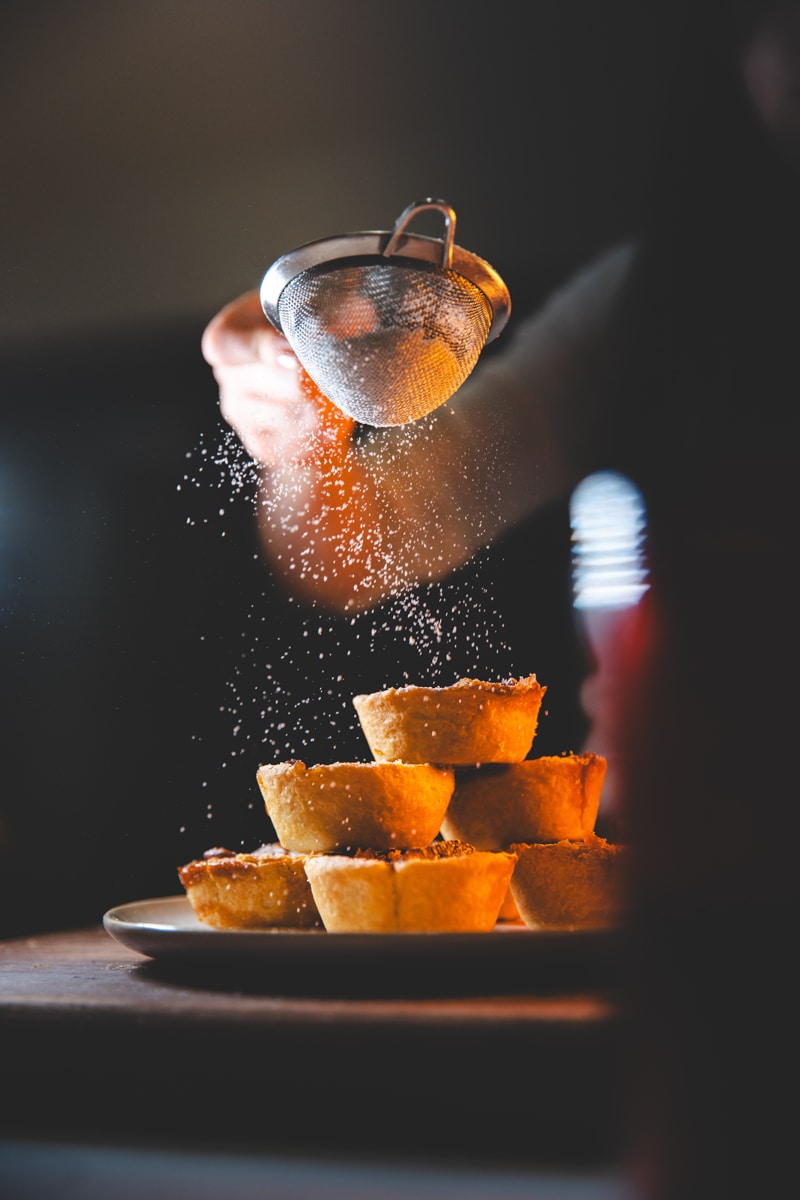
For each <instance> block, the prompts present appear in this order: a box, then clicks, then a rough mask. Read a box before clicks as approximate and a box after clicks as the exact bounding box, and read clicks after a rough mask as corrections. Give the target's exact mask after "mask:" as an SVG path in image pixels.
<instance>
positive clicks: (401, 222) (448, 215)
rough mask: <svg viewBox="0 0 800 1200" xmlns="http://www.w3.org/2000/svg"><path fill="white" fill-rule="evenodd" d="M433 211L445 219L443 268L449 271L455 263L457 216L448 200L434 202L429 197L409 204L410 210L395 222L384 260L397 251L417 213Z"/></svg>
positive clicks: (384, 253)
mask: <svg viewBox="0 0 800 1200" xmlns="http://www.w3.org/2000/svg"><path fill="white" fill-rule="evenodd" d="M431 209H433V210H434V211H436V212H440V213H441V214H442V216H443V217H444V225H445V230H444V241H443V242H442V266H443V267H444V268H445V269H446V270H449V269H450V266H451V265H452V262H453V242H454V240H455V236H456V214H455V211H454V210H453V209H452V208H451V207H450V205H449V204H448V203H447V201H446V200H434V199H432V198H431V197H428V198H427V199H425V200H415V201H414V202H413V203H412V204H409V206H408V208H404V209H403V211H402V212H401V213H400V216H399V217H398V218H397V220H396V221H395V225H394V229H393V231H392V236H391V237H390V238H389V241H388V242H387V243H386V247H385V249H384V251H383V256H384V258H389V257H390V255H392V254H394V252H395V250H396V249H397V246H398V243H399V241H400V238H401V237H402V235H403V233H404V232H405V230H406V229H407V228H408V225H409V224H410V222H411V221H412V220H413V218H414V217H415V216H416V215H417V213H421V212H428V211H429V210H431Z"/></svg>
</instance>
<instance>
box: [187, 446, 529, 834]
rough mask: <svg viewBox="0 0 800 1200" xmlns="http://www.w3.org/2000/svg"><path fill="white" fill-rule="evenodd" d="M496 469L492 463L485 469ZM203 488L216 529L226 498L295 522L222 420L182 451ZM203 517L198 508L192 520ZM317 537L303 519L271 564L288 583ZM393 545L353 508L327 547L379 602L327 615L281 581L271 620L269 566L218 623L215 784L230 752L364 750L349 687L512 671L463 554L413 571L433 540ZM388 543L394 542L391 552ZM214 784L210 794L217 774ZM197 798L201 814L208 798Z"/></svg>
mask: <svg viewBox="0 0 800 1200" xmlns="http://www.w3.org/2000/svg"><path fill="white" fill-rule="evenodd" d="M366 436H367V437H369V436H370V434H369V433H367V434H366ZM426 436H427V427H426V425H425V423H420V424H418V425H409V426H406V427H403V430H402V439H401V440H402V442H403V443H404V445H403V447H402V449H403V452H404V453H411V454H413V450H414V444H415V440H416V439H421V438H425V437H426ZM465 469H466V467H465ZM501 472H502V464H499V463H498V464H496V472H495V478H497V477H499V475H500V473H501ZM332 482H334V483H335V480H333V481H332ZM208 488H211V489H214V490H216V491H218V492H219V493H220V497H221V501H220V506H219V508H218V509H217V511H216V514H215V516H214V518H213V519H214V520H216V521H218V522H219V532H220V536H221V537H224V536H225V533H226V532H227V530H226V522H227V516H228V509H229V507H232V505H233V503H234V502H236V503H238V502H241V501H243V502H245V503H246V504H247V505H248V506H249V507H250V508H251V509H252V514H253V518H254V519H255V518H256V516H257V515H259V509H260V507H264V508H265V509H266V512H265V513H263V514H261V515H264V516H266V517H267V518H268V519H269V520H274V521H278V520H280V521H283V522H295V523H297V510H296V506H295V503H294V500H295V497H294V496H293V495H292V493H291V484H287V485H285V488H284V490H283V491H281V492H279V493H278V494H276V495H274V496H272V497H271V498H269V497H267V496H266V495H265V493H264V491H263V489H262V488H261V486H260V473H259V468H258V466H257V464H256V463H255V462H254V461H253V459H252V458H251V457H250V456H249V455H248V454H247V452H246V451H245V450H244V449H243V447H242V445H241V443H240V442H239V440H238V438H236V436H235V435H234V434H233V432H232V431H228V430H221V433H220V438H219V441H218V442H217V443H216V445H214V446H213V447H212V446H209V445H208V444H205V443H204V442H203V441H201V442H200V443H199V444H198V446H197V447H196V448H195V450H194V451H193V452H192V453H191V454H189V455H187V465H186V469H185V472H184V474H183V477H182V480H181V482H180V484H179V485H178V490H180V491H183V492H189V491H191V489H208ZM334 494H335V489H334ZM210 519H211V518H204V523H207V522H208V520H210ZM186 524H187V525H188V526H190V527H191V526H193V525H195V524H197V518H193V517H192V516H191V514H188V515H187V518H186ZM323 536H324V534H323V533H322V531H321V529H320V528H319V527H318V526H315V525H314V523H313V522H312V523H311V524H310V526H309V528H307V529H306V530H305V533H304V534H303V536H302V537H301V538H300V539H299V541H298V543H297V545H298V547H299V548H298V549H297V550H296V552H295V555H294V559H293V561H287V562H284V563H283V564H282V568H283V570H284V571H285V573H286V578H287V579H288V581H289V585H290V586H291V583H292V581H293V580H295V579H296V580H302V579H303V577H304V576H306V575H307V574H308V573H313V572H315V571H318V570H319V565H318V561H317V558H316V554H315V549H316V542H315V539H317V538H322V537H323ZM434 536H435V535H434ZM368 540H369V541H371V543H372V544H371V548H370V547H369V545H368ZM398 544H400V543H399V538H398V536H396V535H395V534H394V532H393V531H392V530H391V529H384V530H383V532H382V533H381V532H380V531H377V530H373V529H368V528H364V527H363V525H361V524H358V523H357V517H356V523H354V524H352V525H351V528H350V530H349V531H348V537H347V539H346V541H345V543H344V544H342V545H339V546H337V547H336V551H337V553H338V554H339V555H340V556H341V557H342V561H344V559H345V557H346V556H347V555H349V554H354V555H356V556H357V557H358V561H359V562H360V563H366V564H367V573H368V575H369V573H370V572H372V573H373V575H374V577H375V578H379V579H380V584H381V589H382V591H383V592H386V591H389V593H390V594H389V597H388V599H386V600H384V601H383V602H381V603H378V604H376V605H374V606H372V607H369V608H364V609H361V610H360V611H354V612H353V613H352V614H349V615H346V616H331V615H329V614H327V613H322V612H321V609H320V608H319V607H318V606H317V605H316V604H312V603H310V602H304V601H299V600H296V599H293V598H292V597H291V596H288V597H287V596H286V595H285V593H284V592H283V591H281V594H280V598H279V601H278V602H279V604H280V606H281V611H280V617H279V618H277V619H276V610H275V604H276V599H275V595H273V594H272V593H271V592H270V589H271V588H273V587H274V582H275V581H274V578H273V577H272V576H269V578H268V580H267V583H266V584H265V586H264V591H263V593H262V594H261V595H260V596H256V597H255V598H254V599H253V600H252V602H251V603H250V605H249V607H248V608H247V612H246V618H245V621H246V627H245V628H244V629H242V630H238V631H237V630H231V631H227V630H226V631H223V632H224V633H225V634H226V635H227V634H228V633H230V637H231V643H232V646H231V667H230V674H229V677H228V681H227V684H226V692H225V695H224V696H223V697H221V699H220V704H219V713H220V715H221V716H222V717H224V718H225V719H226V720H227V722H228V724H229V736H230V744H229V747H228V748H227V749H226V751H225V753H224V755H223V757H222V759H221V761H220V764H219V766H220V771H221V772H222V775H221V776H220V779H221V780H222V781H223V783H224V780H225V773H226V772H228V774H229V768H230V767H231V766H233V765H235V764H236V762H237V760H243V761H244V762H246V763H247V764H248V765H249V766H252V774H253V778H254V777H255V770H256V768H257V766H258V765H259V764H260V763H262V762H277V761H283V760H286V759H290V758H298V759H301V760H303V761H305V762H333V761H353V760H363V759H364V758H368V757H369V752H368V749H367V745H366V742H365V740H364V737H363V734H362V732H361V729H360V726H359V725H358V721H357V718H356V714H355V710H354V708H353V705H352V697H353V695H355V694H357V693H358V692H362V691H372V690H378V689H380V688H384V687H390V686H401V685H402V684H405V683H411V682H413V683H421V684H428V685H431V686H443V685H446V684H449V683H452V682H454V681H455V680H456V679H457V678H459V677H462V676H467V675H469V676H473V677H475V678H503V677H507V676H509V675H512V674H514V673H515V667H516V664H514V662H513V657H512V653H511V650H510V647H509V646H508V644H507V642H506V640H505V636H504V631H503V622H502V619H501V617H500V615H499V614H498V612H497V610H496V605H495V602H494V600H493V597H492V595H491V591H490V582H487V581H486V580H483V579H482V578H481V576H480V571H477V572H476V571H475V570H472V569H470V566H469V564H468V567H467V569H459V570H458V571H456V572H455V573H454V574H453V575H452V576H451V577H445V578H444V579H443V580H441V581H432V582H426V583H418V582H415V581H414V563H415V560H416V557H417V555H418V554H419V553H420V552H421V553H422V556H423V557H425V556H427V557H428V558H429V559H430V560H431V561H434V562H435V561H436V555H437V549H436V546H437V545H438V544H440V543H435V544H434V545H431V546H424V545H420V543H419V539H418V541H417V544H416V545H415V547H414V551H415V553H414V554H411V553H410V552H406V551H402V550H397V549H396V547H397V545H398ZM390 546H391V547H395V549H393V550H392V551H391V552H390V550H389V547H390ZM265 570H267V571H268V569H267V568H266V567H265ZM198 740H202V737H201V736H200V735H198ZM219 795H220V804H222V803H223V802H225V801H223V799H222V797H223V796H224V787H222V785H220V792H219ZM236 802H239V798H238V797H237V798H236ZM255 802H256V805H258V801H257V799H256V801H255ZM252 803H253V798H252V797H251V798H250V804H251V806H252ZM204 804H205V807H206V811H207V813H208V815H209V817H210V816H211V815H212V813H213V811H214V804H213V799H212V801H208V800H205V801H204Z"/></svg>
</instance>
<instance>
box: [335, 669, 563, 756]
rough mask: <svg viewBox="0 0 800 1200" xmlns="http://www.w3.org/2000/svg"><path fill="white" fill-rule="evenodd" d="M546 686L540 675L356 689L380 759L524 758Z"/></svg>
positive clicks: (361, 713)
mask: <svg viewBox="0 0 800 1200" xmlns="http://www.w3.org/2000/svg"><path fill="white" fill-rule="evenodd" d="M546 690H547V689H546V688H545V687H544V686H542V684H540V683H539V682H538V681H537V679H536V676H535V675H528V676H525V677H524V678H521V679H507V680H503V681H500V682H496V683H490V682H483V681H481V680H477V679H459V680H458V681H457V682H456V683H454V684H453V685H452V686H451V687H441V688H436V687H420V686H417V685H416V684H409V685H408V686H406V687H400V688H388V689H387V690H386V691H382V692H369V693H365V694H362V695H358V696H354V697H353V706H354V707H355V710H356V712H357V714H358V719H359V721H360V723H361V728H362V730H363V733H364V736H365V737H366V739H367V743H368V744H369V748H370V750H371V752H372V756H373V758H375V759H376V760H377V761H378V762H392V761H401V762H407V763H446V764H450V765H454V766H458V765H462V764H463V765H469V764H475V763H483V762H488V763H498V762H500V763H505V762H519V761H521V760H522V759H524V758H525V756H526V754H528V753H529V751H530V749H531V746H532V745H533V739H534V737H535V736H536V729H537V725H538V722H539V710H540V708H541V705H542V699H543V697H544V694H545V692H546Z"/></svg>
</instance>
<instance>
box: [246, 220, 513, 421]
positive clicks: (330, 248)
mask: <svg viewBox="0 0 800 1200" xmlns="http://www.w3.org/2000/svg"><path fill="white" fill-rule="evenodd" d="M429 209H432V210H435V211H438V212H440V213H441V214H442V215H443V217H444V220H445V236H444V238H443V239H441V240H440V239H438V238H432V237H423V236H420V235H411V234H409V233H407V232H406V229H407V226H408V224H409V222H410V221H411V220H412V218H414V217H415V216H416V215H417V214H418V213H420V212H423V211H425V210H429ZM455 223H456V217H455V213H454V211H453V209H452V208H451V207H450V205H449V204H447V203H445V201H443V200H433V199H426V200H420V201H416V202H415V203H413V204H410V205H409V206H408V207H407V208H406V209H405V210H404V211H403V212H402V213H401V215H400V216H399V217H398V219H397V221H396V223H395V227H394V229H393V230H392V231H391V232H367V233H353V234H343V235H341V236H339V237H333V238H326V239H324V240H321V241H316V242H309V243H308V244H306V245H305V246H301V247H300V248H299V249H297V250H293V251H292V252H291V253H289V254H285V255H283V257H282V258H279V259H277V261H276V262H274V263H273V264H272V266H271V267H270V268H269V270H268V271H267V273H266V275H265V276H264V278H263V280H262V283H261V305H262V308H263V309H264V313H265V314H266V316H267V317H268V319H269V320H270V321H271V322H272V324H273V325H274V326H275V328H276V329H278V330H279V331H280V332H281V333H283V334H284V336H285V337H286V338H287V340H288V342H289V344H290V345H291V347H292V349H293V350H294V352H295V354H296V355H297V357H298V359H299V360H300V362H301V364H302V365H303V367H304V369H305V370H306V372H307V373H308V374H309V375H310V376H311V378H312V379H313V381H314V383H315V384H316V385H317V387H318V388H319V389H320V391H321V392H322V393H323V394H324V395H325V396H327V397H328V399H329V400H332V401H333V403H334V404H336V405H337V407H338V408H340V409H341V410H342V412H344V413H346V414H347V415H348V416H350V417H353V418H354V419H355V420H356V421H360V422H361V423H362V424H365V425H405V424H406V423H408V422H409V421H416V420H417V419H418V418H419V417H423V416H425V415H426V414H427V413H430V412H433V410H434V409H435V408H438V407H439V406H440V405H441V404H444V402H445V401H446V400H448V399H449V398H450V397H451V396H452V395H453V393H454V392H455V391H456V390H457V389H458V388H459V387H460V386H461V384H462V383H463V382H464V380H465V379H466V378H467V376H468V375H469V374H470V372H471V371H472V369H473V367H474V366H475V364H476V362H477V361H478V358H479V357H480V354H481V352H482V350H483V348H484V346H485V345H486V343H487V341H490V340H492V339H493V338H495V337H497V335H498V334H499V333H500V331H501V330H502V329H503V328H504V326H505V324H506V322H507V321H508V317H509V313H510V311H511V301H510V297H509V294H508V289H507V288H506V285H505V284H504V283H503V281H502V279H501V278H500V276H499V275H498V274H497V272H496V271H495V270H494V269H493V268H492V267H490V266H489V264H488V263H486V262H484V261H483V259H480V258H478V257H477V256H476V255H474V254H470V253H468V252H467V251H466V250H462V249H461V247H460V246H456V245H455V244H454V237H455Z"/></svg>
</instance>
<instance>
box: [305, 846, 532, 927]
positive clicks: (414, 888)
mask: <svg viewBox="0 0 800 1200" xmlns="http://www.w3.org/2000/svg"><path fill="white" fill-rule="evenodd" d="M515 863H516V855H515V854H513V853H510V852H505V851H499V852H496V853H495V852H491V851H482V850H475V849H474V847H472V846H469V845H467V844H465V843H463V842H459V841H441V842H434V843H433V844H432V845H430V846H426V847H424V848H421V849H420V848H416V849H410V850H391V851H388V852H386V853H380V852H376V851H373V850H364V851H358V852H357V853H356V854H354V855H343V854H320V855H315V856H314V857H313V858H309V860H308V862H307V863H306V867H305V870H306V875H307V876H308V880H309V882H310V884H311V890H312V892H313V894H314V900H315V902H316V905H317V908H318V910H319V913H320V916H321V917H322V921H323V924H324V926H325V928H326V929H327V930H328V932H329V933H486V932H489V931H490V930H492V929H493V928H494V926H495V923H496V921H497V916H498V913H499V911H500V906H501V904H502V903H503V898H504V897H505V895H506V892H507V890H508V884H509V880H510V879H511V875H512V872H513V870H514V864H515Z"/></svg>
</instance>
